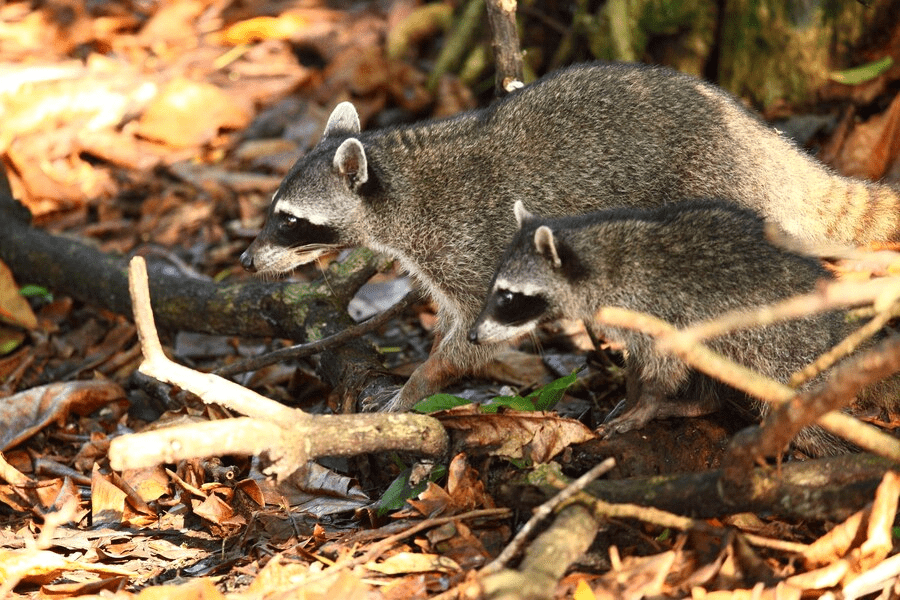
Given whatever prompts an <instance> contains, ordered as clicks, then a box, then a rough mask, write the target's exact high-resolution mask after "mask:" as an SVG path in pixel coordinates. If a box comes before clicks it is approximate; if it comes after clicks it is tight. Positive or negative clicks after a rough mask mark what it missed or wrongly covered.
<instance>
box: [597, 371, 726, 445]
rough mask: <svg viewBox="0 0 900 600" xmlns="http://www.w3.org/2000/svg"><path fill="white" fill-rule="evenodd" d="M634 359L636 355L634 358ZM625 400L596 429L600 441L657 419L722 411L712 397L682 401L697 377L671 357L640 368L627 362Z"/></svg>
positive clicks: (703, 395) (716, 399) (715, 399)
mask: <svg viewBox="0 0 900 600" xmlns="http://www.w3.org/2000/svg"><path fill="white" fill-rule="evenodd" d="M631 356H633V354H632V355H631ZM625 367H626V380H625V388H626V389H625V391H626V395H625V400H622V401H621V402H619V404H617V405H616V407H615V408H613V410H612V411H611V412H610V413H609V414H608V415H607V416H606V419H604V421H603V425H601V426H600V427H598V428H597V434H598V435H599V436H600V437H601V438H608V437H609V436H610V435H612V434H613V433H625V432H627V431H632V430H635V429H640V428H642V427H644V426H645V425H646V424H647V423H649V422H650V421H652V420H654V419H665V418H669V417H699V416H702V415H707V414H709V413H712V412H715V411H716V410H718V409H719V400H718V398H717V397H715V395H712V394H701V395H699V396H696V397H679V396H677V394H678V392H679V391H683V390H684V388H685V383H686V382H687V381H688V380H689V378H690V377H696V376H698V375H697V373H696V372H694V371H692V370H691V369H690V368H689V367H688V366H687V365H685V364H684V363H682V362H681V361H679V360H677V359H674V358H670V357H665V358H663V357H655V358H654V359H651V360H650V361H649V362H648V363H645V364H637V361H636V360H635V359H634V358H630V357H629V359H626V365H625Z"/></svg>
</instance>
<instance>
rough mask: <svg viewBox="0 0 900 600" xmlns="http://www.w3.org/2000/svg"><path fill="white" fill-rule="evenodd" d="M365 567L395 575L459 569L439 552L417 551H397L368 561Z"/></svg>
mask: <svg viewBox="0 0 900 600" xmlns="http://www.w3.org/2000/svg"><path fill="white" fill-rule="evenodd" d="M366 568H367V569H369V570H370V571H375V572H376V573H381V574H383V575H397V574H400V573H428V572H431V571H437V572H441V573H452V572H454V571H459V565H458V564H456V561H453V560H451V559H449V558H446V557H444V556H441V555H439V554H421V553H418V552H398V553H397V554H394V555H392V556H389V557H388V558H386V559H384V560H383V561H381V562H379V563H376V562H374V561H373V562H368V563H366Z"/></svg>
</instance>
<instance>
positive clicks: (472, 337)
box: [468, 327, 478, 344]
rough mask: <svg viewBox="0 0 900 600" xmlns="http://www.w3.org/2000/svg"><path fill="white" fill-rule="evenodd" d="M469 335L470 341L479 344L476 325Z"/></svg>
mask: <svg viewBox="0 0 900 600" xmlns="http://www.w3.org/2000/svg"><path fill="white" fill-rule="evenodd" d="M468 337H469V341H470V342H472V343H473V344H477V343H478V330H477V329H475V328H474V327H473V328H472V329H470V330H469V336H468Z"/></svg>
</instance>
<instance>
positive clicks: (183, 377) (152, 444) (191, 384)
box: [109, 257, 448, 478]
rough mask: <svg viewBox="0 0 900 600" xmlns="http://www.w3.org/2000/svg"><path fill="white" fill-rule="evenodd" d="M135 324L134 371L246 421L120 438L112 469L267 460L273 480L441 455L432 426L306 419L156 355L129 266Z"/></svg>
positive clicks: (402, 417) (378, 419)
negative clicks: (381, 459) (315, 468)
mask: <svg viewBox="0 0 900 600" xmlns="http://www.w3.org/2000/svg"><path fill="white" fill-rule="evenodd" d="M130 283H131V286H132V295H133V302H134V307H135V315H134V317H135V324H136V325H137V329H138V335H139V337H140V340H141V349H142V351H143V353H144V362H143V363H141V366H140V371H141V372H142V373H144V374H145V375H149V376H151V377H155V378H157V379H159V380H161V381H165V382H167V383H171V384H174V385H178V386H180V387H182V388H184V389H186V390H188V391H190V392H193V393H194V394H196V395H197V396H199V397H200V398H201V399H202V400H203V401H204V402H215V403H217V404H221V405H223V406H225V407H227V408H230V409H232V410H235V411H237V412H240V413H242V414H244V415H247V416H248V417H249V418H242V419H229V420H225V421H218V422H213V423H202V424H199V425H187V426H182V427H177V428H171V429H166V430H160V431H149V432H144V433H138V434H132V435H127V436H122V437H119V438H116V439H114V440H113V441H112V442H111V443H110V448H109V459H110V465H111V466H112V467H113V468H114V469H117V470H122V469H134V468H139V467H142V466H149V465H153V464H158V463H162V462H175V461H178V460H182V459H187V458H202V457H207V456H221V455H225V454H262V453H265V454H266V455H268V458H269V459H270V460H271V461H272V463H273V464H272V466H271V468H270V469H269V470H268V472H270V473H273V474H275V475H276V476H277V477H279V478H284V477H286V476H288V475H290V474H291V473H293V472H295V471H297V470H299V469H301V468H303V467H304V466H305V465H306V463H307V462H308V461H309V460H312V459H314V458H317V457H320V456H338V455H354V454H361V453H366V452H375V451H383V450H401V449H402V450H406V451H410V452H418V453H421V454H424V455H428V456H442V455H443V454H445V453H446V451H447V443H448V440H447V433H446V432H445V431H444V428H443V427H442V426H441V425H440V423H439V422H438V421H436V420H435V419H433V418H431V417H427V416H424V415H416V414H381V413H366V414H357V415H309V414H307V413H304V412H303V411H300V410H296V409H291V408H287V407H285V406H283V405H281V404H279V403H278V402H274V401H272V400H269V399H268V398H265V397H263V396H260V395H258V394H256V393H255V392H252V391H250V390H248V389H246V388H243V387H241V386H240V385H238V384H236V383H233V382H231V381H228V380H227V379H223V378H221V377H218V376H216V375H212V374H209V373H200V372H198V371H194V370H192V369H188V368H187V367H184V366H182V365H179V364H177V363H174V362H172V361H171V360H169V359H168V357H166V355H165V354H164V353H163V351H162V346H161V344H160V342H159V338H158V336H157V334H156V328H155V325H154V323H153V313H152V310H151V308H150V301H149V291H148V286H147V274H146V266H145V263H144V260H143V259H142V258H140V257H136V258H134V259H132V261H131V272H130Z"/></svg>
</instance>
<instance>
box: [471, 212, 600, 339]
mask: <svg viewBox="0 0 900 600" xmlns="http://www.w3.org/2000/svg"><path fill="white" fill-rule="evenodd" d="M513 210H514V212H515V215H516V220H517V221H518V223H519V230H518V232H517V233H516V235H515V237H514V238H513V241H512V243H511V244H510V246H509V247H508V248H507V250H506V253H505V254H504V256H503V258H502V259H501V260H500V265H499V266H498V268H497V271H496V273H495V274H494V279H493V281H492V282H491V288H490V292H489V293H488V297H487V299H486V300H485V302H484V305H483V306H482V309H481V314H479V315H478V318H477V319H476V320H475V324H474V325H472V328H471V329H470V330H469V341H470V342H472V343H474V344H490V343H496V342H501V341H504V340H508V339H511V338H515V337H518V336H520V335H522V334H525V333H528V332H529V331H531V330H532V329H534V327H535V326H536V325H537V324H538V323H539V322H541V321H543V320H547V319H550V318H553V317H556V316H559V315H560V313H561V312H562V310H563V307H562V306H561V305H560V301H561V297H562V296H564V295H565V292H564V290H565V289H566V288H567V286H568V284H569V283H571V281H570V279H571V276H572V273H573V268H575V269H577V270H579V271H580V270H581V269H582V268H581V266H580V263H579V261H578V258H577V257H576V256H575V255H574V253H572V252H571V251H570V250H569V248H568V246H566V244H565V243H564V242H563V241H562V240H560V239H558V238H557V237H556V236H555V235H554V233H553V230H552V229H551V228H550V226H548V225H547V224H542V222H541V221H540V220H539V219H537V218H536V217H534V216H533V215H532V214H531V213H529V212H528V211H527V210H525V207H524V206H523V205H522V202H521V201H520V200H517V201H516V203H515V206H514V209H513ZM561 293H562V294H561Z"/></svg>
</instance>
